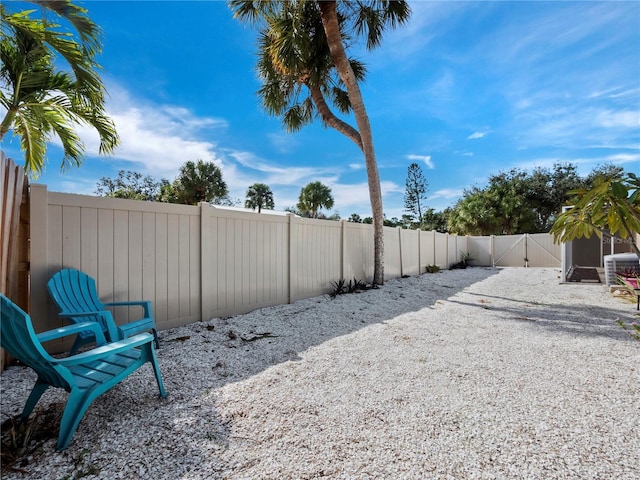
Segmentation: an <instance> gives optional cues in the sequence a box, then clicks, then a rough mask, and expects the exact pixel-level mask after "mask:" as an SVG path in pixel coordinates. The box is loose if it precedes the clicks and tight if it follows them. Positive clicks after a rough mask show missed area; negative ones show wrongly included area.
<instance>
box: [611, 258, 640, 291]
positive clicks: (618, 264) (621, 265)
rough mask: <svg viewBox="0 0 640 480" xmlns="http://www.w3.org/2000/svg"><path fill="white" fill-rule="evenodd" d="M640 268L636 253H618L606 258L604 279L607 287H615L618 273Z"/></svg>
mask: <svg viewBox="0 0 640 480" xmlns="http://www.w3.org/2000/svg"><path fill="white" fill-rule="evenodd" d="M639 266H640V260H638V255H636V254H635V253H616V254H614V255H605V256H604V278H605V280H606V283H607V286H609V285H615V284H616V283H618V282H617V280H616V272H620V271H622V270H624V269H625V268H633V267H636V268H638V267H639Z"/></svg>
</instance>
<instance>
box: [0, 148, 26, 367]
mask: <svg viewBox="0 0 640 480" xmlns="http://www.w3.org/2000/svg"><path fill="white" fill-rule="evenodd" d="M28 192H29V182H28V180H27V177H26V175H25V174H24V170H23V169H22V167H19V166H17V165H16V164H15V163H14V162H13V160H11V159H10V158H7V157H6V156H5V154H4V152H2V151H0V199H1V200H2V207H1V208H0V293H3V294H4V295H6V296H7V297H9V298H10V299H11V300H13V301H14V302H15V303H16V304H17V305H19V306H20V307H21V308H23V309H24V310H26V311H29V241H28V238H29V209H28ZM6 361H7V358H6V357H5V354H4V352H3V351H2V350H0V371H1V370H2V369H3V368H4V365H5V363H6Z"/></svg>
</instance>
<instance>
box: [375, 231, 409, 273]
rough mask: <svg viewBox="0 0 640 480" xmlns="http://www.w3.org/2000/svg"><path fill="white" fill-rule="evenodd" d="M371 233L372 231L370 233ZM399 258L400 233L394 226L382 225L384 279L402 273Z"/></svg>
mask: <svg viewBox="0 0 640 480" xmlns="http://www.w3.org/2000/svg"><path fill="white" fill-rule="evenodd" d="M372 234H373V233H372ZM400 263H401V259H400V234H399V233H398V229H397V228H394V227H384V279H385V280H389V279H390V278H397V277H399V276H401V275H402V270H401V266H400Z"/></svg>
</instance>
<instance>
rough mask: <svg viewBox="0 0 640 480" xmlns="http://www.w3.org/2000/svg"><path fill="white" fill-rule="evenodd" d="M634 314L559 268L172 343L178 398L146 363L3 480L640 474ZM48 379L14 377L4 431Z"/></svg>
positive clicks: (55, 399)
mask: <svg viewBox="0 0 640 480" xmlns="http://www.w3.org/2000/svg"><path fill="white" fill-rule="evenodd" d="M618 318H619V319H620V320H623V321H626V322H631V321H634V320H638V317H637V316H636V311H635V304H632V303H629V302H626V301H624V300H621V299H618V298H614V297H612V296H611V294H610V293H609V292H608V291H607V290H606V288H605V287H604V286H602V285H594V284H560V283H559V271H558V270H557V269H535V268H530V269H524V268H509V269H500V270H495V269H486V268H471V269H467V270H453V271H445V272H441V273H438V274H433V275H430V274H425V275H422V276H420V277H416V278H406V279H397V280H392V281H388V282H387V283H386V284H385V285H384V286H383V287H382V288H380V289H378V290H372V291H367V292H363V293H359V294H351V295H342V296H339V297H337V298H336V299H334V300H332V299H331V298H329V297H328V296H324V297H317V298H311V299H307V300H303V301H299V302H296V303H294V304H292V305H283V306H278V307H272V308H265V309H261V310H258V311H255V312H252V313H249V314H247V315H239V316H235V317H232V318H224V319H222V318H215V319H212V320H209V321H207V322H200V323H196V324H192V325H190V326H187V327H181V328H176V329H173V330H168V331H165V332H162V333H161V336H160V341H161V344H162V348H161V349H160V350H159V351H158V357H159V361H160V367H161V370H162V372H163V376H164V381H165V386H166V388H167V391H168V392H169V397H168V398H166V399H164V400H163V399H160V398H159V397H158V395H157V388H156V386H155V382H154V380H153V375H152V372H151V368H150V367H149V366H145V367H143V368H142V369H141V370H139V371H138V372H136V374H134V375H132V376H131V377H129V378H128V379H127V380H125V381H124V382H123V383H122V384H120V385H118V386H117V387H115V388H114V389H112V390H111V391H110V392H108V393H106V394H104V395H102V396H101V397H99V398H98V399H97V400H96V401H95V402H94V404H93V405H92V406H91V407H90V408H89V411H88V412H87V414H86V415H85V417H84V419H83V421H82V422H81V423H80V426H79V428H78V430H77V432H76V434H75V436H74V438H73V440H72V442H71V446H70V447H69V448H68V449H67V450H66V451H64V452H62V453H59V452H56V451H55V439H54V438H51V439H49V440H46V441H45V442H44V443H42V444H41V445H40V447H39V448H38V449H37V450H36V451H34V452H33V453H31V454H30V455H29V456H28V457H26V458H24V459H23V461H22V462H20V463H18V464H17V465H16V467H17V468H18V469H21V470H23V472H19V471H13V472H11V471H5V472H3V475H2V478H6V479H17V478H19V479H24V478H29V479H76V478H85V479H95V478H101V479H102V478H104V479H138V478H140V479H184V480H187V479H189V480H190V479H223V478H227V479H310V478H331V479H430V478H434V479H607V480H609V479H640V343H639V342H637V341H634V340H632V339H631V338H630V337H629V336H628V335H627V333H626V332H624V331H623V330H622V329H621V328H620V327H619V326H617V325H616V319H618ZM34 380H35V377H34V375H33V374H32V373H31V371H29V370H28V369H26V368H24V367H11V368H9V369H8V370H7V371H5V372H4V373H3V374H2V377H1V394H2V395H1V413H2V420H3V421H4V420H6V418H7V417H11V416H14V415H17V414H18V413H19V412H20V411H21V409H22V407H23V405H24V402H25V400H26V397H27V395H28V392H29V390H30V389H31V386H32V384H33V381H34ZM65 398H66V394H65V393H64V392H62V391H57V390H53V389H51V390H50V391H48V392H47V393H46V394H45V395H44V396H43V398H42V399H41V401H40V404H39V405H40V410H38V411H39V412H40V414H41V416H43V415H42V414H43V413H45V412H46V411H51V410H55V409H59V408H60V405H58V404H59V403H60V402H63V401H64V399H65Z"/></svg>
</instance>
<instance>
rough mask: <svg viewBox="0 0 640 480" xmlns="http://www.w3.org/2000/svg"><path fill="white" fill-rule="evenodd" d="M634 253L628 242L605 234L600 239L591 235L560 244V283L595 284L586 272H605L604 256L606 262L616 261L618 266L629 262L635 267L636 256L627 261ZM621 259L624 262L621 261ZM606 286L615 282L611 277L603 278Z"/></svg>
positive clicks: (594, 278) (636, 262) (629, 241)
mask: <svg viewBox="0 0 640 480" xmlns="http://www.w3.org/2000/svg"><path fill="white" fill-rule="evenodd" d="M630 255H631V256H633V255H635V253H634V252H633V248H632V245H631V240H630V239H623V238H619V237H616V236H613V235H611V234H609V233H607V232H605V233H603V234H602V237H598V236H596V235H592V236H591V237H590V238H577V239H575V240H572V241H569V242H565V243H564V244H563V245H562V275H561V281H562V282H571V281H582V280H584V279H585V277H586V279H587V280H594V281H599V275H598V279H596V277H593V276H592V275H590V274H589V272H593V271H595V272H599V271H604V272H605V274H606V269H605V266H606V265H605V257H606V258H607V260H608V262H607V263H611V262H612V261H614V260H615V261H616V263H618V264H620V265H622V263H620V262H621V261H624V262H627V263H628V262H629V261H632V262H634V263H635V264H636V265H637V264H638V259H637V256H635V260H633V259H631V260H629V259H630V258H631V257H630ZM622 257H624V259H623V258H622ZM605 280H606V283H607V285H611V284H612V283H615V275H613V276H611V275H605Z"/></svg>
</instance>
